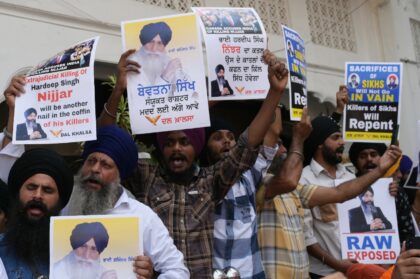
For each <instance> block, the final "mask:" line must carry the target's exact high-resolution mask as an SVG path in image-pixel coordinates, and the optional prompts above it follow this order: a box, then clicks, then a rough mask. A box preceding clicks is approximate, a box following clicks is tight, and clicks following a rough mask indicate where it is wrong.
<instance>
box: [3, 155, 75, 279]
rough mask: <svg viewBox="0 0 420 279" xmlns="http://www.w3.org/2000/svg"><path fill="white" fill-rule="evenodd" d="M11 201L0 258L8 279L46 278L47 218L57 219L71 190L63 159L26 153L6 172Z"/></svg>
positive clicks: (57, 156)
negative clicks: (7, 173) (55, 217)
mask: <svg viewBox="0 0 420 279" xmlns="http://www.w3.org/2000/svg"><path fill="white" fill-rule="evenodd" d="M8 182H9V193H10V197H11V202H12V208H11V212H10V214H9V222H8V227H7V232H6V233H5V236H4V238H3V239H2V240H1V241H0V258H1V259H2V261H3V263H4V266H5V269H6V272H7V276H8V278H48V275H49V231H50V217H51V216H57V215H58V213H59V211H60V210H61V209H62V207H63V206H64V205H65V204H66V203H67V201H68V200H69V198H70V194H71V191H72V188H73V175H72V172H71V169H70V168H69V167H68V165H67V164H66V162H65V161H64V159H63V158H62V157H61V156H60V155H58V154H57V153H55V152H53V151H51V150H46V149H32V150H29V151H26V152H25V153H24V154H23V155H22V157H20V158H19V159H18V160H17V161H16V162H15V163H14V165H13V166H12V169H11V170H10V173H9V179H8Z"/></svg>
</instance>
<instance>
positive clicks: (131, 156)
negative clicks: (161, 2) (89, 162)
mask: <svg viewBox="0 0 420 279" xmlns="http://www.w3.org/2000/svg"><path fill="white" fill-rule="evenodd" d="M94 152H100V153H104V154H106V155H108V156H109V157H111V159H112V160H113V161H114V163H115V164H116V165H117V168H118V171H119V173H120V177H121V179H122V180H124V179H126V178H128V177H129V176H130V175H131V174H132V173H133V171H134V169H135V167H136V165H137V160H138V150H137V146H136V144H135V142H134V140H133V139H132V138H131V136H130V135H129V134H128V133H127V132H126V131H124V130H123V129H121V128H119V127H117V126H115V125H110V126H105V127H101V128H99V129H98V131H97V139H96V140H94V141H88V142H86V143H85V148H84V150H83V154H82V157H83V159H84V160H86V159H87V157H88V156H89V155H90V154H92V153H94Z"/></svg>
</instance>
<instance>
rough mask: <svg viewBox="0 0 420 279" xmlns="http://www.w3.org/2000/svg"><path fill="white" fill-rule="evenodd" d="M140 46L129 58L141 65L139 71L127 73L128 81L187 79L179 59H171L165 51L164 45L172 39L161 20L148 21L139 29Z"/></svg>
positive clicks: (172, 81)
mask: <svg viewBox="0 0 420 279" xmlns="http://www.w3.org/2000/svg"><path fill="white" fill-rule="evenodd" d="M139 39H140V43H141V45H142V46H141V47H140V49H139V50H137V51H136V52H135V53H134V54H133V55H132V56H131V57H130V59H131V60H133V61H136V62H137V63H139V64H140V65H141V73H139V74H138V75H134V74H132V75H129V76H128V82H129V84H130V80H133V82H134V84H136V85H138V84H141V85H142V86H149V85H159V84H174V83H176V81H177V80H178V79H181V80H187V79H188V76H187V75H186V74H185V73H184V72H183V70H182V64H181V61H180V60H179V59H178V58H175V59H172V58H171V57H170V56H169V55H168V54H167V53H166V46H167V45H168V44H169V42H170V41H171V39H172V30H171V28H170V27H169V25H168V24H166V23H165V22H163V21H160V22H154V23H149V24H147V25H145V26H143V28H142V29H141V30H140V35H139Z"/></svg>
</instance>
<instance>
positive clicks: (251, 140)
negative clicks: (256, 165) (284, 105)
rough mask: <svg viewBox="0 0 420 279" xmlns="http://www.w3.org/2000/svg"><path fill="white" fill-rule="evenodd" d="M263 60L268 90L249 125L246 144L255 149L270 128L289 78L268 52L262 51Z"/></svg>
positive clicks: (282, 67) (282, 66)
mask: <svg viewBox="0 0 420 279" xmlns="http://www.w3.org/2000/svg"><path fill="white" fill-rule="evenodd" d="M263 59H264V62H265V63H266V64H268V80H269V82H270V89H269V90H268V94H267V97H266V98H265V100H264V102H263V103H262V105H261V108H260V110H259V111H258V113H257V115H256V116H255V118H254V120H252V122H251V124H250V125H249V130H248V144H249V146H251V147H257V146H258V145H260V144H261V142H262V141H263V139H264V136H265V133H266V132H267V130H268V127H269V126H270V123H271V119H272V117H273V113H274V110H275V109H276V106H277V104H278V103H279V102H280V98H281V96H282V95H283V92H284V89H285V88H286V85H287V81H288V77H289V71H288V70H287V69H286V66H285V65H284V63H281V62H280V60H278V59H277V57H276V56H275V55H274V54H273V53H271V52H270V51H269V50H265V51H264V53H263Z"/></svg>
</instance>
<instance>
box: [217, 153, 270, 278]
mask: <svg viewBox="0 0 420 279" xmlns="http://www.w3.org/2000/svg"><path fill="white" fill-rule="evenodd" d="M276 151H277V148H270V147H264V151H263V154H261V153H260V154H259V156H258V158H257V161H256V162H255V164H254V166H253V167H252V168H251V169H250V170H248V171H246V172H244V173H243V174H242V176H241V178H240V180H239V181H238V182H236V183H235V185H233V186H232V188H230V190H229V192H228V193H227V195H226V196H225V198H224V199H223V200H222V201H220V202H219V203H218V204H217V205H216V213H215V221H214V250H213V253H214V254H213V267H214V268H217V269H221V270H223V269H225V268H228V267H234V268H236V269H237V270H238V271H239V273H240V275H241V279H257V278H266V277H265V274H264V269H263V265H262V262H261V256H260V251H259V249H258V241H257V220H256V204H255V192H256V189H257V186H258V185H260V182H261V179H262V176H263V175H264V174H265V173H266V171H267V168H268V167H269V165H270V164H271V161H272V160H273V158H274V155H275V154H276Z"/></svg>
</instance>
